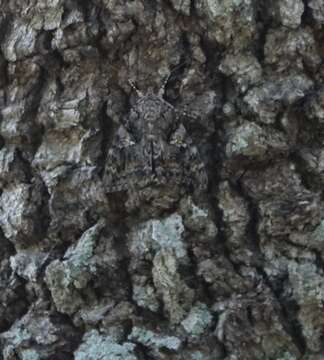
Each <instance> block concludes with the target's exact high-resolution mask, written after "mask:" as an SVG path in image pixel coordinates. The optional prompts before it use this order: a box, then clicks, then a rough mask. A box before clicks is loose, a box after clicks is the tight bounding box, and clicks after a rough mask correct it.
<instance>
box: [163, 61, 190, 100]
mask: <svg viewBox="0 0 324 360" xmlns="http://www.w3.org/2000/svg"><path fill="white" fill-rule="evenodd" d="M185 64H186V62H185V61H184V62H183V63H181V64H179V65H177V66H176V67H175V68H173V69H172V70H171V71H170V72H169V74H168V75H167V76H166V77H165V79H164V81H163V83H162V85H161V87H160V89H159V92H158V95H159V96H160V97H163V95H164V92H165V87H166V84H167V83H168V81H169V80H170V77H171V75H172V74H173V73H174V72H175V71H176V70H178V69H179V68H181V67H182V66H183V65H185Z"/></svg>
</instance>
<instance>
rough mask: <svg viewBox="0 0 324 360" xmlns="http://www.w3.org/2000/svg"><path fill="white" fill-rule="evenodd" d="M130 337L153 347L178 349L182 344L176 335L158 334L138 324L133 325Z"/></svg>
mask: <svg viewBox="0 0 324 360" xmlns="http://www.w3.org/2000/svg"><path fill="white" fill-rule="evenodd" d="M128 339H129V340H131V341H135V342H138V343H140V344H142V345H144V346H147V347H149V348H153V349H162V348H165V349H168V350H172V351H177V350H179V348H180V346H181V340H180V339H179V338H177V337H175V336H165V335H161V334H157V333H155V332H153V331H151V330H147V329H145V328H140V327H137V326H135V327H133V329H132V332H131V334H130V335H129V336H128Z"/></svg>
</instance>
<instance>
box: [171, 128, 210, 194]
mask: <svg viewBox="0 0 324 360" xmlns="http://www.w3.org/2000/svg"><path fill="white" fill-rule="evenodd" d="M170 146H172V147H175V148H177V149H178V151H175V150H173V152H176V153H178V154H177V155H176V156H175V157H176V158H177V161H178V162H179V163H180V164H181V165H180V166H183V169H184V170H183V175H184V177H185V179H184V180H185V183H186V184H187V185H189V186H190V187H193V188H194V189H197V188H198V189H200V190H205V189H206V188H207V185H208V176H207V171H206V168H205V165H204V162H203V161H202V158H201V156H200V154H199V151H198V148H197V147H196V146H195V145H194V144H193V141H192V140H191V138H190V136H189V135H188V133H187V131H186V129H185V127H184V126H183V125H182V124H180V125H179V127H178V128H177V129H176V131H175V132H174V133H173V134H172V136H171V137H170ZM178 166H179V165H178Z"/></svg>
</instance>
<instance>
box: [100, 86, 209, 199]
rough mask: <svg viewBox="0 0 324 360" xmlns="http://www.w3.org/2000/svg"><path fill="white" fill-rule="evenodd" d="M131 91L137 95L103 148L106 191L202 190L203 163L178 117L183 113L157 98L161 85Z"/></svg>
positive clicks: (205, 175) (204, 171)
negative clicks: (111, 138) (106, 147)
mask: <svg viewBox="0 0 324 360" xmlns="http://www.w3.org/2000/svg"><path fill="white" fill-rule="evenodd" d="M131 85H132V86H133V87H134V85H133V84H131ZM134 88H135V87H134ZM135 90H136V92H137V95H138V100H137V102H136V103H135V106H133V107H132V108H131V110H130V114H129V116H128V117H127V118H126V120H125V121H124V124H121V125H120V126H119V129H118V130H117V132H116V134H115V137H114V139H113V142H112V146H111V148H110V149H109V151H108V155H107V161H106V164H105V172H104V183H105V187H106V191H107V193H113V192H118V191H128V190H130V189H132V190H137V191H141V190H143V189H145V188H147V187H152V186H183V187H185V188H186V190H188V191H193V190H197V189H199V190H204V189H206V187H207V181H208V180H207V173H206V169H205V166H204V164H203V162H202V160H201V157H200V155H199V152H198V149H197V147H196V146H194V144H193V142H192V140H191V139H190V137H189V135H188V133H187V131H186V129H185V127H184V125H183V124H182V122H181V118H184V117H185V114H184V113H180V112H179V111H177V110H176V109H175V108H174V107H173V106H172V105H171V104H170V103H168V102H167V101H166V100H164V99H163V94H164V86H163V88H162V89H160V91H159V92H158V94H154V93H153V92H152V91H149V92H148V93H146V94H143V93H142V92H140V91H139V90H137V89H136V88H135Z"/></svg>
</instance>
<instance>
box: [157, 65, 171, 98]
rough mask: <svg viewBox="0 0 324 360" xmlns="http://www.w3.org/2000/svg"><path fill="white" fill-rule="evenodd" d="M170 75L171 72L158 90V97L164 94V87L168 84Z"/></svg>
mask: <svg viewBox="0 0 324 360" xmlns="http://www.w3.org/2000/svg"><path fill="white" fill-rule="evenodd" d="M171 74H172V71H171V72H170V73H169V74H168V75H167V76H166V77H165V79H164V81H163V83H162V85H161V87H160V89H159V92H158V96H159V97H163V95H164V92H165V87H166V84H167V83H168V81H169V79H170V76H171Z"/></svg>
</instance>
